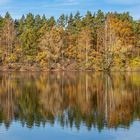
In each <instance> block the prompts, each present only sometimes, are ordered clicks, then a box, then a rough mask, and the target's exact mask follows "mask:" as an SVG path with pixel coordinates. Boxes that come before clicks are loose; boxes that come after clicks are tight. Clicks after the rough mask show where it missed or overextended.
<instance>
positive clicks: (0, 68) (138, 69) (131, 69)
mask: <svg viewBox="0 0 140 140" xmlns="http://www.w3.org/2000/svg"><path fill="white" fill-rule="evenodd" d="M0 72H140V67H127V68H111V69H110V70H101V69H100V70H96V69H69V68H65V69H64V68H54V69H47V68H38V67H35V66H29V67H20V68H8V67H7V66H0Z"/></svg>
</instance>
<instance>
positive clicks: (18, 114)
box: [0, 72, 140, 131]
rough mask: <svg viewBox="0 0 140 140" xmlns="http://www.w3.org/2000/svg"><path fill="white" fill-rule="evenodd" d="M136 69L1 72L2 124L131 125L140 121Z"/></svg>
mask: <svg viewBox="0 0 140 140" xmlns="http://www.w3.org/2000/svg"><path fill="white" fill-rule="evenodd" d="M139 77H140V74H139V73H125V74H124V73H112V74H110V75H109V74H106V73H92V72H88V73H84V72H73V73H68V72H67V73H28V74H27V73H2V74H0V124H1V125H5V127H6V128H7V129H8V128H9V127H10V126H11V123H12V122H13V121H18V122H20V123H21V125H22V126H26V127H28V128H32V127H34V126H38V127H40V126H45V125H46V124H47V123H49V124H51V125H52V126H53V125H54V123H55V122H57V123H58V124H59V125H61V126H62V127H69V128H73V127H75V128H77V129H80V126H81V125H84V126H86V128H87V129H88V130H90V129H91V128H93V127H96V128H98V130H99V131H101V130H102V129H104V128H119V127H123V128H129V126H130V124H131V123H132V122H133V121H134V120H139V119H140V78H139Z"/></svg>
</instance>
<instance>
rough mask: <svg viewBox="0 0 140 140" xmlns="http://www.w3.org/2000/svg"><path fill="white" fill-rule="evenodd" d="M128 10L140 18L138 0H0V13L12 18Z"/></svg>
mask: <svg viewBox="0 0 140 140" xmlns="http://www.w3.org/2000/svg"><path fill="white" fill-rule="evenodd" d="M98 9H101V10H102V11H104V12H108V11H112V12H114V11H117V12H127V11H128V12H130V15H132V16H133V17H134V19H140V14H139V13H140V0H0V15H4V14H5V13H6V11H9V12H10V13H11V15H12V17H13V18H19V17H21V16H22V15H23V14H27V13H29V12H31V13H33V14H40V15H43V14H45V15H46V16H47V17H50V16H54V17H55V18H58V17H59V16H60V15H61V14H62V13H64V14H70V13H71V12H72V13H76V11H79V12H80V13H81V15H84V14H85V13H86V11H91V12H96V11H97V10H98Z"/></svg>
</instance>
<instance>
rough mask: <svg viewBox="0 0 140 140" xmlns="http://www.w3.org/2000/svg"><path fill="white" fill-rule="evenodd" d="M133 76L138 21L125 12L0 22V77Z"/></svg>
mask: <svg viewBox="0 0 140 140" xmlns="http://www.w3.org/2000/svg"><path fill="white" fill-rule="evenodd" d="M8 70H14V71H15V70H16V71H49V70H68V71H69V70H92V71H139V70H140V20H134V19H133V17H132V16H130V14H129V13H128V12H125V13H117V12H109V13H104V12H102V11H101V10H98V11H97V12H96V13H91V12H90V11H87V13H86V14H85V15H84V16H82V15H81V14H80V12H76V13H75V14H72V13H71V14H69V15H65V14H62V15H61V16H60V17H59V18H58V19H55V18H54V17H53V16H52V17H49V18H47V17H46V16H45V15H33V14H32V13H28V14H27V15H23V16H22V17H21V18H19V19H14V18H12V17H11V15H10V13H8V12H7V13H6V14H5V16H0V71H8Z"/></svg>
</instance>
